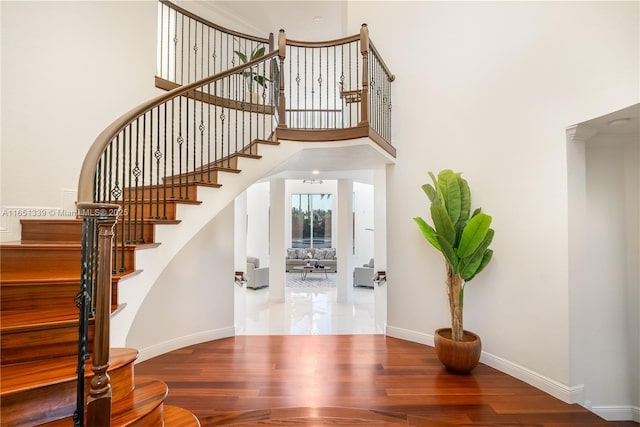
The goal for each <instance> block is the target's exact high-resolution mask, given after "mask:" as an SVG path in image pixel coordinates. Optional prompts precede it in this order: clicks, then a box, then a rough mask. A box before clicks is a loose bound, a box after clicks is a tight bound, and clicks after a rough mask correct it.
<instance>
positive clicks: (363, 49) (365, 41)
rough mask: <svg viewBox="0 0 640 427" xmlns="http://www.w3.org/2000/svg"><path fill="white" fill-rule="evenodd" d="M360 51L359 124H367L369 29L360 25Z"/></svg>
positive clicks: (364, 25) (365, 25)
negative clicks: (360, 89)
mask: <svg viewBox="0 0 640 427" xmlns="http://www.w3.org/2000/svg"><path fill="white" fill-rule="evenodd" d="M360 53H362V94H361V95H360V112H361V116H360V123H359V125H360V126H368V125H369V29H368V28H367V24H362V27H360Z"/></svg>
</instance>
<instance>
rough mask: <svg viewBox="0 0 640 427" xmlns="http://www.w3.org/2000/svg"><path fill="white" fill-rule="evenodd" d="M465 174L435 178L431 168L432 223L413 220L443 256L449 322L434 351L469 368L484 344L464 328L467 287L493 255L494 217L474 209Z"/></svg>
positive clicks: (458, 368)
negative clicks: (492, 220) (490, 246)
mask: <svg viewBox="0 0 640 427" xmlns="http://www.w3.org/2000/svg"><path fill="white" fill-rule="evenodd" d="M461 175H462V174H461V173H456V172H453V171H452V170H449V169H446V170H443V171H441V172H440V173H439V174H438V177H437V178H436V177H435V176H434V174H433V173H432V172H429V176H431V179H432V181H433V185H431V184H424V185H423V186H422V189H423V191H424V192H425V193H426V195H427V197H428V198H429V200H430V202H431V220H432V222H433V226H431V225H429V224H428V223H427V222H426V221H425V220H424V219H422V218H421V217H416V218H414V221H415V222H416V223H417V224H418V227H419V228H420V230H421V231H422V234H423V235H424V237H425V239H426V240H427V241H428V242H429V243H430V244H431V245H432V246H433V247H434V248H436V249H437V250H438V251H440V253H442V255H443V257H444V261H445V267H446V285H447V293H448V296H449V311H450V314H451V328H443V329H438V330H436V332H435V334H434V341H435V347H436V353H437V355H438V358H439V359H440V361H441V362H442V363H443V364H444V365H445V367H446V368H447V369H449V370H450V371H452V372H456V373H468V372H470V371H471V370H472V369H473V368H474V367H475V366H476V365H477V364H478V361H479V360H480V352H481V349H482V344H481V341H480V337H479V336H477V335H476V334H474V333H473V332H469V331H465V330H464V328H463V322H462V314H463V302H464V288H465V285H466V283H468V282H469V281H471V280H472V279H473V278H474V277H476V275H477V274H478V273H480V272H481V271H482V270H483V269H484V268H485V267H486V266H487V264H489V261H491V257H492V256H493V250H491V249H489V245H490V244H491V241H492V240H493V235H494V230H493V229H492V228H490V226H491V217H490V216H489V215H487V214H485V213H482V212H481V210H480V208H478V209H476V210H475V211H473V213H471V191H470V190H469V184H468V183H467V181H466V180H465V179H463V178H462V176H461Z"/></svg>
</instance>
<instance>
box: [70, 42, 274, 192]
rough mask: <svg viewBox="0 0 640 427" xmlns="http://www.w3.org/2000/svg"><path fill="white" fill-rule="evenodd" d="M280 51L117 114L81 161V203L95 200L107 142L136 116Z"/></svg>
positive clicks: (262, 60) (79, 187)
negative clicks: (95, 182) (98, 167)
mask: <svg viewBox="0 0 640 427" xmlns="http://www.w3.org/2000/svg"><path fill="white" fill-rule="evenodd" d="M277 55H278V51H273V52H270V53H268V54H267V55H265V56H263V57H261V58H258V59H256V60H254V61H250V62H247V63H245V64H242V65H238V66H237V67H234V68H231V69H229V70H227V71H223V72H221V73H218V74H215V75H213V76H209V77H207V78H204V79H201V80H198V81H197V82H193V83H190V84H188V85H185V86H181V87H179V88H176V89H173V90H171V91H169V92H167V93H164V94H162V95H160V96H158V97H156V98H153V99H152V100H150V101H147V102H144V103H142V104H140V105H138V106H137V107H135V108H133V109H131V110H129V111H128V112H126V113H125V114H123V115H122V116H120V117H119V118H117V119H116V120H115V121H113V123H111V124H110V125H109V126H107V127H106V128H105V129H104V130H103V131H102V132H101V133H100V135H98V137H97V138H96V139H95V141H94V142H93V144H92V145H91V147H90V148H89V151H88V152H87V155H86V156H85V158H84V161H83V163H82V168H81V169H80V178H79V180H78V203H93V202H94V200H93V177H94V174H95V171H96V165H97V163H98V159H99V158H100V156H101V155H102V153H103V152H104V150H105V148H106V147H107V145H108V144H109V143H110V142H111V140H112V139H113V138H114V137H115V136H116V135H117V134H118V133H119V132H120V131H122V130H123V129H124V128H125V127H126V126H128V125H129V124H131V123H132V122H133V121H134V120H135V119H136V118H138V117H140V116H141V115H142V114H144V113H146V112H147V111H149V110H151V109H153V108H155V107H157V106H158V105H160V104H162V103H164V102H166V101H168V100H170V99H172V98H176V97H178V96H181V95H185V94H187V93H188V92H190V91H193V90H194V89H196V88H198V87H200V86H204V85H206V84H209V83H212V82H214V81H216V80H220V79H223V78H225V77H228V76H231V75H233V74H237V73H239V72H242V70H244V69H246V68H249V67H252V66H254V65H257V64H259V63H261V62H264V61H266V60H268V59H270V58H274V57H276V56H277Z"/></svg>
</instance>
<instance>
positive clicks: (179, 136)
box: [178, 96, 184, 199]
mask: <svg viewBox="0 0 640 427" xmlns="http://www.w3.org/2000/svg"><path fill="white" fill-rule="evenodd" d="M178 121H179V123H178V193H179V194H180V199H182V144H183V143H184V138H183V137H182V96H181V97H179V98H178Z"/></svg>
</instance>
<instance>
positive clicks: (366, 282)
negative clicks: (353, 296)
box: [353, 258, 375, 288]
mask: <svg viewBox="0 0 640 427" xmlns="http://www.w3.org/2000/svg"><path fill="white" fill-rule="evenodd" d="M374 276H375V273H374V270H373V258H371V259H370V260H369V262H368V263H367V264H363V265H362V267H356V268H354V269H353V286H354V287H363V288H373V278H374Z"/></svg>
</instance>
